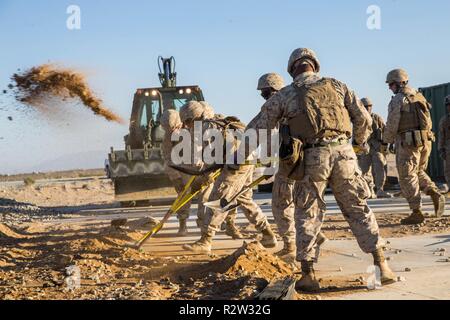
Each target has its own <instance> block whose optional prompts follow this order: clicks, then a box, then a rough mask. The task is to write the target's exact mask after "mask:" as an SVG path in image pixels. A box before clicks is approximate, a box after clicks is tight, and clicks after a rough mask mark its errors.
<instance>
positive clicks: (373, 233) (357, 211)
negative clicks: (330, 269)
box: [294, 144, 384, 261]
mask: <svg viewBox="0 0 450 320" xmlns="http://www.w3.org/2000/svg"><path fill="white" fill-rule="evenodd" d="M327 184H329V185H330V187H331V189H332V191H333V194H334V196H335V198H336V201H337V203H338V205H339V207H340V209H341V211H342V213H343V215H344V217H345V219H346V220H347V222H348V223H349V225H350V228H351V230H352V232H353V234H354V235H355V237H356V239H357V241H358V244H359V246H360V248H361V249H362V250H363V251H364V252H366V253H371V252H373V251H375V250H376V249H377V248H380V247H381V246H382V245H383V244H384V242H383V240H382V238H381V237H380V235H379V229H378V224H377V221H376V219H375V215H374V213H373V212H372V210H371V209H370V208H369V206H368V205H367V201H366V199H367V198H368V197H369V195H370V190H369V188H368V185H367V183H366V181H365V180H364V178H363V176H362V173H361V171H360V169H359V166H358V163H357V160H356V155H355V152H354V151H353V148H352V146H351V145H350V144H345V145H341V146H336V147H330V148H311V149H306V150H305V177H304V179H303V180H302V181H300V182H298V183H297V185H296V188H295V192H294V199H295V201H296V211H295V226H296V229H297V260H299V261H316V259H317V250H318V246H317V244H316V241H317V236H318V235H319V233H320V230H321V228H322V224H323V221H324V219H325V213H326V203H325V200H324V193H325V188H326V187H327Z"/></svg>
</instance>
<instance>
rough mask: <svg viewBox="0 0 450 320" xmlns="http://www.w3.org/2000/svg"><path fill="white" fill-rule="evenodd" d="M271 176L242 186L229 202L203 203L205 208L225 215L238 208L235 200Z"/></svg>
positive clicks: (222, 200) (221, 200) (262, 177)
mask: <svg viewBox="0 0 450 320" xmlns="http://www.w3.org/2000/svg"><path fill="white" fill-rule="evenodd" d="M271 177H272V176H271V175H270V176H261V177H259V178H258V179H256V180H255V181H253V182H252V183H250V184H249V185H248V186H244V187H243V188H242V190H241V191H239V192H238V193H237V194H236V195H235V196H234V197H233V198H231V199H230V201H227V200H226V199H219V200H215V201H210V202H206V203H204V206H205V207H208V208H210V209H212V210H214V211H218V212H220V213H226V212H228V211H231V210H233V209H234V208H237V207H239V203H237V201H236V199H237V198H238V197H239V196H240V195H242V194H244V193H245V192H247V191H248V190H250V189H253V187H256V186H257V185H259V184H260V183H261V182H263V181H265V180H267V179H270V178H271Z"/></svg>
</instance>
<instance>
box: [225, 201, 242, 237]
mask: <svg viewBox="0 0 450 320" xmlns="http://www.w3.org/2000/svg"><path fill="white" fill-rule="evenodd" d="M236 217H237V208H235V209H233V210H231V211H230V212H229V213H228V215H227V217H226V218H225V234H226V235H227V236H229V237H232V238H233V239H235V240H236V239H243V238H244V236H243V235H242V233H241V232H240V231H239V229H238V227H237V226H236Z"/></svg>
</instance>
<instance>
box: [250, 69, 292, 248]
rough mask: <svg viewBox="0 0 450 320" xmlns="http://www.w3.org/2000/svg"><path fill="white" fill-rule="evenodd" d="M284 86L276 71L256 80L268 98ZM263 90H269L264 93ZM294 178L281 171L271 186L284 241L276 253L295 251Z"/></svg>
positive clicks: (278, 224)
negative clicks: (268, 92)
mask: <svg viewBox="0 0 450 320" xmlns="http://www.w3.org/2000/svg"><path fill="white" fill-rule="evenodd" d="M284 86H285V84H284V80H283V78H282V77H281V76H280V75H279V74H277V73H267V74H264V75H263V76H261V77H260V78H259V80H258V86H257V88H256V89H257V90H261V93H262V94H261V96H263V98H264V99H266V100H267V99H269V98H270V97H271V96H272V95H274V94H275V93H276V92H278V91H280V90H281V89H282V88H283V87H284ZM264 90H270V94H268V95H265V94H264ZM294 185H295V180H292V179H289V178H288V177H286V176H285V175H284V174H282V173H281V172H278V173H277V174H276V175H275V178H274V182H273V188H272V214H273V217H274V219H275V223H276V225H277V227H278V233H279V235H280V236H281V237H282V239H283V242H284V250H282V251H280V252H279V253H278V254H281V255H283V254H284V253H292V252H295V221H294V197H293V191H294Z"/></svg>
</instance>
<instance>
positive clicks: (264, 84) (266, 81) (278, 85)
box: [257, 73, 284, 91]
mask: <svg viewBox="0 0 450 320" xmlns="http://www.w3.org/2000/svg"><path fill="white" fill-rule="evenodd" d="M283 87H284V80H283V77H282V76H280V75H279V74H278V73H267V74H265V75H263V76H262V77H261V78H259V80H258V87H257V90H262V89H267V88H272V89H274V90H276V91H280V90H281V89H283Z"/></svg>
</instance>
